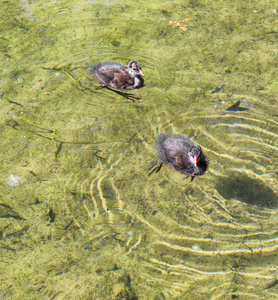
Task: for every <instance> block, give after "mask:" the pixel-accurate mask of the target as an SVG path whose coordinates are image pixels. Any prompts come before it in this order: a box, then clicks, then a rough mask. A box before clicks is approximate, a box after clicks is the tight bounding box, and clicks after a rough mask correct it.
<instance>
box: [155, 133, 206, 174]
mask: <svg viewBox="0 0 278 300" xmlns="http://www.w3.org/2000/svg"><path fill="white" fill-rule="evenodd" d="M155 149H156V151H157V154H158V157H159V162H160V165H159V166H158V167H157V170H156V172H158V171H159V170H160V168H161V167H162V164H166V165H169V166H171V167H173V168H174V169H175V170H176V171H178V172H180V173H182V174H184V175H187V176H192V180H193V178H194V177H195V176H199V175H202V174H204V172H205V171H206V170H207V168H208V159H207V158H206V156H205V155H204V153H203V151H202V148H201V147H200V146H198V145H197V144H195V143H194V142H193V141H192V140H190V139H188V138H185V137H184V136H182V135H176V136H171V135H166V134H161V135H160V136H159V137H158V140H157V142H156V144H155Z"/></svg>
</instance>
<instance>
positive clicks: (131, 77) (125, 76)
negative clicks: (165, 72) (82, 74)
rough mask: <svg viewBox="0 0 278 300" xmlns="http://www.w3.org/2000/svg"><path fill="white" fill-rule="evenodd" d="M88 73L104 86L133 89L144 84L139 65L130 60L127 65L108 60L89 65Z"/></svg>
mask: <svg viewBox="0 0 278 300" xmlns="http://www.w3.org/2000/svg"><path fill="white" fill-rule="evenodd" d="M90 73H91V74H93V75H94V76H95V77H96V78H97V80H98V81H99V82H100V83H101V84H103V85H104V86H111V87H113V88H115V89H124V90H133V89H139V88H141V87H143V86H144V79H143V78H142V77H141V76H143V75H144V74H143V72H142V68H141V65H140V64H139V62H138V61H136V60H132V61H130V62H129V63H128V64H127V66H125V65H123V64H119V63H114V62H108V63H103V64H95V65H92V66H91V69H90Z"/></svg>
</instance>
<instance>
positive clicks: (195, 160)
mask: <svg viewBox="0 0 278 300" xmlns="http://www.w3.org/2000/svg"><path fill="white" fill-rule="evenodd" d="M197 163H198V157H197V156H195V157H194V165H195V168H197Z"/></svg>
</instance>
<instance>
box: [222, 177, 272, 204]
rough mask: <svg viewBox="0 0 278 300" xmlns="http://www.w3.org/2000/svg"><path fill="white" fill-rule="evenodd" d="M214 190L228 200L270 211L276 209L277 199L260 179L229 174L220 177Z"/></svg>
mask: <svg viewBox="0 0 278 300" xmlns="http://www.w3.org/2000/svg"><path fill="white" fill-rule="evenodd" d="M216 189H217V190H218V192H219V194H221V196H222V197H223V198H225V199H228V200H231V199H236V200H239V201H241V202H244V203H247V204H251V205H256V206H259V207H264V208H270V209H275V208H277V207H278V199H277V198H278V197H277V195H276V194H275V193H274V191H273V190H272V189H271V188H270V187H269V186H267V185H266V184H265V183H264V182H262V181H261V180H260V179H253V178H250V177H249V176H248V175H246V174H241V173H238V172H231V173H230V174H229V176H227V177H222V179H221V180H220V181H219V183H218V185H217V186H216Z"/></svg>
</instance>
